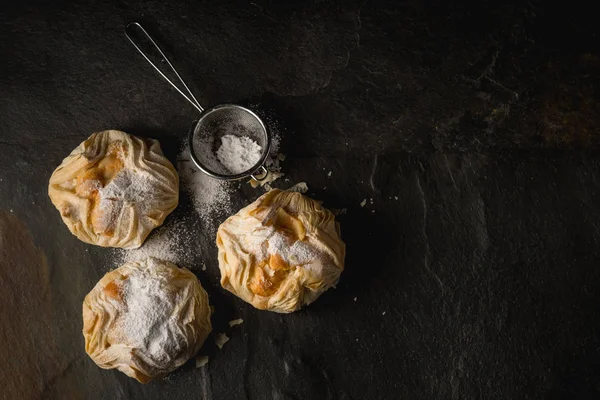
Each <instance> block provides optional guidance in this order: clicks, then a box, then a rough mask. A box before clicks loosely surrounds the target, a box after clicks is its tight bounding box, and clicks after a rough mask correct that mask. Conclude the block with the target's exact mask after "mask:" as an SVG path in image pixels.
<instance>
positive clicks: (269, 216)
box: [217, 189, 346, 313]
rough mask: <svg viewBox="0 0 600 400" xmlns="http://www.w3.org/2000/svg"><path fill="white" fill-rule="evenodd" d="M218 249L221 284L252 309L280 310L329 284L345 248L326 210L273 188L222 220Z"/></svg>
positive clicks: (295, 305) (335, 277)
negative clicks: (250, 305) (252, 307)
mask: <svg viewBox="0 0 600 400" xmlns="http://www.w3.org/2000/svg"><path fill="white" fill-rule="evenodd" d="M217 247H218V248H219V269H220V270H221V285H222V286H223V287H224V288H225V289H227V290H229V291H230V292H232V293H233V294H235V295H237V296H238V297H240V298H241V299H243V300H245V301H247V302H248V303H250V304H252V305H253V306H254V307H256V308H259V309H262V310H270V311H275V312H280V313H289V312H293V311H296V310H298V309H300V308H301V307H302V306H304V305H306V304H310V303H312V302H313V301H315V300H316V299H317V297H319V296H320V295H321V294H322V293H323V292H324V291H326V290H327V289H329V288H330V287H332V286H334V285H335V284H336V283H337V282H338V280H339V278H340V274H341V273H342V270H343V269H344V256H345V252H346V247H345V245H344V242H342V240H341V239H340V229H339V225H338V223H337V222H336V221H335V217H334V215H333V214H332V213H331V211H329V210H327V209H325V208H323V207H322V206H321V204H319V203H318V202H316V201H315V200H312V199H310V198H308V197H306V196H303V195H302V194H300V193H293V192H287V191H281V190H278V189H274V190H271V191H270V192H268V193H266V194H264V195H263V196H261V197H259V198H258V199H257V200H256V201H255V202H254V203H252V204H250V205H249V206H247V207H245V208H243V209H241V210H240V211H239V212H238V213H237V214H235V215H233V216H231V217H229V218H228V219H227V220H226V221H225V222H223V223H222V224H221V226H220V227H219V229H218V232H217Z"/></svg>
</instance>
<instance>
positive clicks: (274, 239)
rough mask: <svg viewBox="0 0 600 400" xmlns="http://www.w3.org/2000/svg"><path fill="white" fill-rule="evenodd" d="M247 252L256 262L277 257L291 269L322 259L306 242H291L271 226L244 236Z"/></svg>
mask: <svg viewBox="0 0 600 400" xmlns="http://www.w3.org/2000/svg"><path fill="white" fill-rule="evenodd" d="M246 244H247V245H248V246H249V248H248V249H247V250H249V251H250V253H252V254H253V255H254V256H255V257H256V259H257V260H264V259H267V258H269V256H272V255H275V254H277V255H279V256H280V257H281V258H282V259H283V260H284V261H285V262H286V263H287V264H288V265H290V266H292V267H296V266H305V265H309V264H312V263H313V262H315V261H316V260H318V259H320V258H321V257H322V254H321V253H320V252H319V251H318V249H315V248H314V246H312V245H311V244H310V243H309V242H308V241H307V240H295V241H294V240H293V239H292V238H291V237H289V236H287V235H286V234H285V233H282V232H280V231H278V230H277V229H275V228H274V227H273V226H263V227H261V228H260V229H256V230H254V231H253V232H252V234H251V235H247V236H246Z"/></svg>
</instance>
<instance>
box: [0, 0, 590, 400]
mask: <svg viewBox="0 0 600 400" xmlns="http://www.w3.org/2000/svg"><path fill="white" fill-rule="evenodd" d="M590 4H591V3H590ZM596 15H597V14H595V13H594V12H593V11H592V7H591V6H588V7H586V6H584V5H583V4H578V3H576V2H566V3H560V4H558V3H557V4H556V5H550V4H545V2H538V1H528V2H520V1H516V2H513V3H504V4H502V3H499V2H491V1H481V2H473V3H472V4H467V3H463V2H445V1H434V2H425V1H422V0H416V1H406V2H395V1H390V2H378V1H366V2H337V1H335V2H326V1H306V2H297V3H294V2H288V1H264V0H254V1H253V2H243V1H211V2H193V1H185V2H177V1H157V0H149V1H128V0H121V1H83V2H67V1H19V2H12V3H11V4H10V5H5V6H3V7H2V10H1V11H0V94H1V95H0V178H1V180H0V209H2V210H3V211H4V212H7V213H9V212H12V213H13V215H15V216H17V217H18V218H19V219H20V220H21V221H23V223H24V224H25V225H26V226H27V227H28V228H29V230H30V231H31V233H32V235H33V238H34V240H35V242H36V244H37V245H38V246H39V247H40V248H41V249H42V250H43V251H44V253H45V254H46V257H47V262H48V268H49V282H50V288H49V291H50V295H51V298H52V310H53V318H52V324H51V326H47V327H45V328H44V329H46V330H47V332H48V335H51V336H52V337H54V338H55V345H56V348H57V349H58V351H57V352H56V355H55V358H56V364H57V365H58V367H56V368H53V369H52V370H50V371H42V373H41V375H42V376H43V377H44V378H43V379H44V384H43V392H42V395H41V397H42V398H85V399H125V398H127V399H134V398H135V399H173V400H175V399H188V398H202V399H400V398H402V399H465V398H469V399H477V398H485V399H512V398H514V399H521V398H550V399H559V398H568V399H573V398H581V399H588V398H589V399H594V398H600V354H599V346H600V338H599V330H598V328H599V326H598V325H599V313H598V305H599V296H600V272H599V268H598V256H599V250H600V249H599V245H598V240H599V236H600V230H599V226H600V206H599V205H598V202H597V200H596V198H597V196H598V195H599V194H600V193H599V192H600V173H599V167H600V158H599V157H598V147H599V144H600V139H599V138H598V128H599V126H600V124H599V117H598V111H599V110H598V108H599V107H598V105H597V104H598V103H597V100H598V86H597V82H598V72H599V69H600V55H599V53H598V48H599V47H598V35H597V33H598V30H597V26H598V24H597V21H596ZM132 20H138V21H140V22H142V23H143V24H144V25H145V26H146V28H147V29H148V30H149V31H150V32H151V33H152V34H153V35H154V36H155V37H156V38H157V39H158V40H159V42H160V43H161V44H162V45H163V46H164V47H165V49H166V50H167V53H168V54H169V55H170V56H171V57H172V58H173V60H174V61H175V64H176V65H177V66H178V67H179V69H180V71H181V72H182V75H183V76H184V77H185V78H186V79H187V80H188V82H189V83H190V86H191V87H192V88H193V90H194V91H195V92H196V93H197V94H198V98H199V100H200V101H201V102H202V103H203V104H206V105H212V104H218V103H222V102H237V103H242V104H249V103H251V104H254V105H257V108H258V109H259V110H260V111H261V112H263V113H266V114H268V115H270V116H271V117H272V118H273V119H275V120H277V121H278V123H279V124H280V125H281V126H282V130H283V132H284V133H283V143H282V152H283V153H285V154H286V155H287V159H286V161H285V163H284V172H285V173H286V174H287V177H288V178H290V179H291V182H290V183H294V182H298V181H306V182H307V183H308V185H309V188H310V190H309V194H310V195H311V196H313V197H315V198H317V199H320V200H323V201H324V204H325V205H326V206H328V207H331V208H347V210H348V211H347V214H346V215H342V216H340V217H339V221H340V223H341V226H342V233H343V238H344V240H345V241H346V243H347V246H348V249H347V250H348V251H347V262H346V270H345V272H344V274H343V276H342V279H341V281H340V283H339V285H338V286H337V289H335V290H331V291H329V292H328V293H326V294H325V295H323V296H322V297H321V298H320V299H319V300H318V301H317V302H316V303H314V304H313V305H311V306H310V307H308V308H306V309H305V310H303V311H301V312H297V313H295V314H293V315H278V314H274V313H269V312H263V311H258V310H255V309H253V308H252V307H251V306H249V305H246V304H245V303H243V302H242V301H240V300H238V299H237V298H235V297H234V296H232V295H230V294H228V293H225V292H224V291H223V290H222V289H220V287H219V286H218V279H219V272H218V268H217V264H216V248H215V246H214V244H213V241H214V232H210V231H208V230H203V227H202V224H201V221H200V220H199V218H198V217H197V216H196V214H195V212H194V210H193V208H192V207H191V200H190V197H189V195H188V194H186V193H185V192H182V199H181V205H180V207H179V208H178V209H177V210H176V211H175V212H174V214H173V216H171V217H169V219H168V220H167V225H168V224H169V221H174V220H177V218H180V217H181V216H182V215H188V216H189V218H186V219H185V221H187V222H185V223H188V224H190V227H191V228H192V229H194V231H195V236H193V237H190V238H189V239H187V240H189V247H190V252H193V253H194V254H195V256H194V260H195V262H194V263H192V264H191V265H185V266H186V267H189V268H190V269H192V270H193V271H194V272H195V273H196V274H197V275H198V277H199V278H200V279H201V281H202V282H203V284H204V286H205V287H206V288H207V290H208V292H209V294H210V296H211V302H212V303H213V304H214V305H215V306H216V310H217V313H216V314H215V317H214V322H215V331H216V332H227V334H228V335H229V336H230V337H231V340H230V342H229V343H227V344H226V345H225V347H224V348H223V350H222V351H218V350H216V349H215V347H214V344H213V342H212V340H209V341H208V342H207V344H206V346H205V347H204V349H203V350H202V352H201V353H202V354H210V357H211V359H210V363H209V365H208V366H207V367H205V368H202V369H196V368H194V365H193V361H192V362H190V363H188V364H186V365H185V366H184V367H182V368H181V369H180V370H178V371H176V372H175V373H173V374H172V375H170V376H169V377H168V378H167V379H164V380H160V381H157V382H153V383H150V384H148V385H140V384H138V383H137V382H135V381H133V380H132V379H130V378H127V377H126V376H124V375H123V374H121V373H119V372H115V371H105V370H102V369H99V368H97V367H96V366H95V365H94V363H93V362H92V361H91V360H90V359H89V358H88V357H87V356H86V355H85V352H84V349H83V338H82V335H81V302H82V300H83V297H84V296H85V294H86V293H87V292H88V291H89V290H90V289H91V288H92V287H93V285H94V284H95V283H96V282H97V280H98V279H99V278H100V277H101V276H102V275H103V274H104V273H105V272H106V271H107V270H108V269H110V268H112V267H114V266H111V265H107V262H108V261H107V260H108V258H107V256H106V255H107V254H108V250H107V249H103V248H99V247H93V246H88V245H86V244H84V243H82V242H80V241H78V240H77V239H76V238H75V237H74V236H72V235H71V234H70V233H69V232H68V230H67V229H66V227H65V226H64V225H63V224H62V222H61V220H60V217H59V213H58V212H57V211H56V210H55V209H54V208H53V206H52V204H51V203H50V201H49V198H48V197H47V194H46V187H47V181H48V178H49V177H50V174H51V173H52V171H53V169H54V168H55V167H56V166H57V165H58V164H59V163H60V162H61V160H62V159H63V158H64V157H65V156H66V155H67V154H68V153H69V152H70V151H71V150H72V149H73V148H74V147H76V146H77V145H78V144H79V143H80V142H81V141H83V140H84V139H85V138H86V137H88V136H89V135H90V134H91V133H92V132H95V131H99V130H104V129H111V128H112V129H121V130H124V131H126V132H130V133H133V134H136V135H140V136H146V137H154V138H158V139H159V140H160V141H161V144H162V147H163V149H164V151H165V153H166V154H167V156H168V157H169V158H170V159H171V160H172V161H173V162H175V157H176V155H177V153H178V151H179V149H180V146H181V144H182V141H183V140H184V138H185V136H186V134H187V129H188V128H189V126H190V124H191V121H192V120H193V119H194V117H195V114H196V113H195V111H194V109H193V108H192V107H190V106H189V105H188V104H187V103H186V102H185V101H184V100H183V99H181V98H180V97H179V95H178V94H177V93H176V92H175V91H174V90H172V89H171V88H170V87H169V86H168V85H167V84H165V83H164V82H162V81H161V80H160V78H159V77H158V75H156V73H155V72H154V71H153V70H152V69H151V67H149V66H148V65H147V64H146V63H145V62H144V61H143V59H142V58H141V57H140V56H139V55H138V54H137V53H136V52H135V50H134V49H133V47H131V45H130V44H129V43H128V42H127V41H126V40H125V38H124V36H123V28H124V25H125V24H126V23H127V22H129V21H132ZM329 171H332V175H331V177H328V176H327V173H328V172H329ZM279 186H284V183H283V182H282V181H280V182H279ZM325 187H326V189H325ZM260 193H262V192H261V191H260V190H254V189H250V188H247V187H245V188H244V189H242V190H240V191H239V193H237V194H236V195H235V197H234V198H233V201H234V202H235V204H236V205H238V206H242V205H243V204H246V203H247V202H249V201H251V200H253V199H254V198H256V197H257V196H258V195H259V194H260ZM395 196H397V197H398V200H396V199H395ZM371 198H372V199H373V203H372V204H371V202H370V201H369V202H368V204H367V206H365V207H364V208H361V207H360V203H361V201H362V200H363V199H371ZM11 210H12V211H11ZM178 216H179V217H178ZM202 262H206V263H207V266H208V270H207V271H202V270H201V268H200V266H201V263H202ZM2 268H10V265H4V266H2ZM36 295H37V294H36V293H34V292H28V291H27V290H24V292H23V296H36ZM355 298H356V300H354V299H355ZM32 312H33V313H35V310H32ZM384 313H385V314H384ZM19 317H20V316H19V315H14V318H19ZM238 317H241V318H243V319H244V321H245V322H244V324H243V325H241V326H239V327H236V328H233V329H229V328H227V327H226V325H227V321H229V320H230V319H234V318H238ZM3 323H7V322H3ZM39 351H40V354H42V353H43V352H44V349H39ZM2 357H20V355H19V354H8V355H2ZM10 384H11V383H10V382H4V383H3V385H10Z"/></svg>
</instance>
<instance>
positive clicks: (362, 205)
mask: <svg viewBox="0 0 600 400" xmlns="http://www.w3.org/2000/svg"><path fill="white" fill-rule="evenodd" d="M366 205H367V199H364V200H363V201H361V202H360V206H361V207H364V206H366Z"/></svg>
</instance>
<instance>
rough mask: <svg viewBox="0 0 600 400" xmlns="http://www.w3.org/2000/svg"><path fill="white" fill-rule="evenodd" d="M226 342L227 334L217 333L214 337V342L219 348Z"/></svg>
mask: <svg viewBox="0 0 600 400" xmlns="http://www.w3.org/2000/svg"><path fill="white" fill-rule="evenodd" d="M227 342H229V336H227V335H226V334H224V333H218V334H217V336H216V337H215V344H216V345H217V347H218V348H219V350H222V349H223V346H225V343H227Z"/></svg>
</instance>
